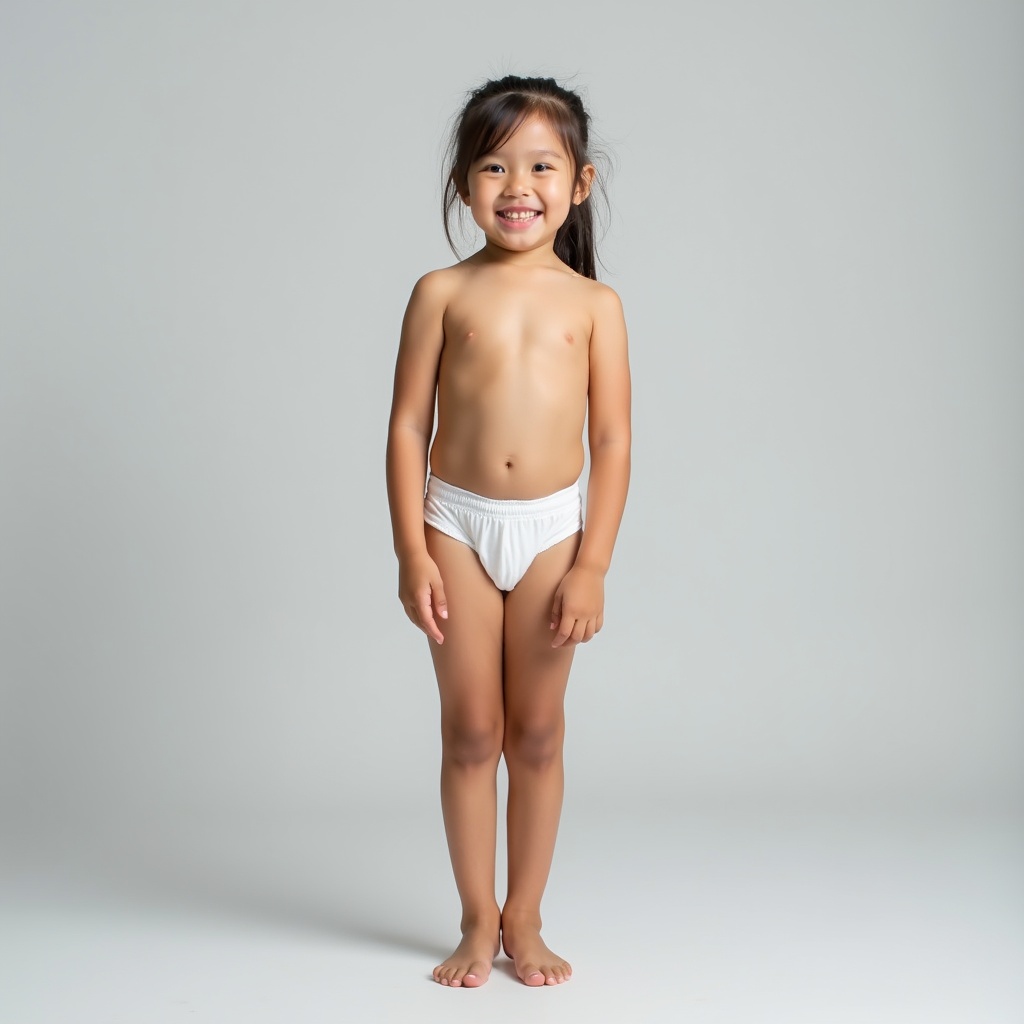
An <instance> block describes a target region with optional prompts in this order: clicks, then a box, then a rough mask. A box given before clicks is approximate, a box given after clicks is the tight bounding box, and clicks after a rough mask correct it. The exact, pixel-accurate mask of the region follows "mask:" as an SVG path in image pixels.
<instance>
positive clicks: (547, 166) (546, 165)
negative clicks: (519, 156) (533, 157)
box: [533, 164, 551, 171]
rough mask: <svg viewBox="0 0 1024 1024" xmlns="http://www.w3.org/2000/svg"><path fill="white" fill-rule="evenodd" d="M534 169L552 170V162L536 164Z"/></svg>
mask: <svg viewBox="0 0 1024 1024" xmlns="http://www.w3.org/2000/svg"><path fill="white" fill-rule="evenodd" d="M533 169H534V170H535V171H550V170H551V164H534V165H533Z"/></svg>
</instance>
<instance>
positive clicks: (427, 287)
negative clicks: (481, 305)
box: [410, 265, 461, 306]
mask: <svg viewBox="0 0 1024 1024" xmlns="http://www.w3.org/2000/svg"><path fill="white" fill-rule="evenodd" d="M460 278H461V274H460V273H459V267H458V265H456V266H454V267H441V268H440V269H439V270H429V271H427V273H425V274H424V275H423V276H422V277H421V278H420V279H419V280H418V281H417V282H416V284H415V285H414V286H413V289H412V298H411V299H410V302H415V303H424V304H426V305H437V304H440V305H442V306H443V305H446V304H447V302H448V300H449V298H450V297H451V295H452V293H453V292H454V291H455V289H456V288H457V287H458V283H459V280H460Z"/></svg>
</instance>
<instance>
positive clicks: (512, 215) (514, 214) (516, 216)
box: [502, 210, 537, 220]
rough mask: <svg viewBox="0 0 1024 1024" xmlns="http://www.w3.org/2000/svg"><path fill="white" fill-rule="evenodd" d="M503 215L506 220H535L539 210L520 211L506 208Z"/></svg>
mask: <svg viewBox="0 0 1024 1024" xmlns="http://www.w3.org/2000/svg"><path fill="white" fill-rule="evenodd" d="M502 216H503V217H504V218H505V219H506V220H533V218H534V217H536V216H537V211H536V210H530V211H529V212H528V213H525V212H524V213H520V212H519V211H518V210H506V211H505V213H503V214H502Z"/></svg>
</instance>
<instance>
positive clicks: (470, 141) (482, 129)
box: [442, 75, 599, 279]
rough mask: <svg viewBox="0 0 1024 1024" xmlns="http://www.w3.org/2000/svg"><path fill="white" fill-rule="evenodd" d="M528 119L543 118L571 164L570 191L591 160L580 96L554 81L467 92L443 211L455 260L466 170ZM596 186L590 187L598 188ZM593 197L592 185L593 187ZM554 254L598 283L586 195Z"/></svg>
mask: <svg viewBox="0 0 1024 1024" xmlns="http://www.w3.org/2000/svg"><path fill="white" fill-rule="evenodd" d="M532 114H540V115H542V116H543V117H544V118H546V119H547V121H548V122H549V124H550V125H551V127H552V129H553V130H554V132H555V133H556V134H557V135H558V137H559V138H560V139H561V141H562V145H564V146H565V150H566V152H567V153H568V154H569V158H570V160H571V161H572V166H573V174H574V175H575V181H574V187H576V186H579V185H581V184H582V183H583V182H582V178H581V171H582V170H583V167H584V166H585V165H586V164H589V163H593V161H592V159H591V157H590V115H589V114H588V113H587V111H586V109H585V108H584V106H583V100H582V99H580V97H579V95H577V94H576V93H575V92H572V91H571V90H569V89H565V88H563V87H562V86H560V85H559V84H558V83H557V82H556V81H555V80H554V79H553V78H520V77H518V76H517V75H506V76H505V77H504V78H501V79H496V80H493V81H490V82H486V83H485V84H484V85H482V86H480V87H479V88H478V89H474V90H473V92H472V93H470V96H469V99H468V101H467V102H466V105H465V106H464V107H463V108H462V111H461V112H460V114H459V115H458V120H457V121H456V123H455V127H454V128H453V130H452V134H451V139H450V140H449V143H448V150H447V160H446V161H445V166H446V168H447V174H446V177H445V181H444V195H443V200H442V212H443V216H444V234H445V238H447V239H448V244H449V245H450V246H451V248H452V252H454V253H455V255H456V256H458V255H459V250H458V249H457V248H456V245H455V241H454V239H453V238H452V231H451V217H452V210H453V209H454V210H456V211H457V213H458V214H461V213H462V197H463V196H465V195H467V194H468V192H469V168H470V167H471V166H472V164H473V163H474V162H475V161H476V160H478V159H479V158H480V157H481V156H483V155H484V154H486V153H490V152H492V151H493V150H495V149H498V148H499V147H501V146H502V145H504V143H505V142H506V141H507V140H508V139H509V137H510V136H511V135H512V134H513V133H514V132H515V131H516V129H517V128H518V127H519V126H520V125H521V124H522V123H523V122H524V121H525V120H526V119H527V118H528V117H529V116H530V115H532ZM598 184H599V183H598V182H597V181H595V182H594V185H598ZM591 195H593V186H592V187H591ZM555 255H556V256H557V257H558V258H559V259H560V260H562V262H563V263H566V264H568V265H569V266H570V267H572V269H573V270H575V271H576V273H578V274H582V275H583V276H584V277H592V278H595V279H596V278H597V247H596V239H595V230H594V212H593V207H592V203H591V198H590V196H588V197H587V198H586V199H584V200H583V202H582V203H580V204H579V205H576V204H573V205H572V206H570V208H569V216H568V217H567V218H566V220H565V223H564V224H563V225H562V226H561V227H560V228H559V229H558V233H557V234H556V235H555Z"/></svg>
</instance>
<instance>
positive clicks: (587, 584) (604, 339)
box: [551, 285, 631, 647]
mask: <svg viewBox="0 0 1024 1024" xmlns="http://www.w3.org/2000/svg"><path fill="white" fill-rule="evenodd" d="M600 287H601V291H600V292H599V295H598V298H597V309H596V311H595V314H594V326H593V330H592V332H591V336H590V387H589V394H588V409H587V419H588V433H589V436H588V441H589V448H590V476H589V478H588V483H587V515H586V523H585V526H584V530H583V539H582V541H581V542H580V548H579V551H578V553H577V555H576V561H575V563H574V565H573V567H572V569H571V570H570V571H569V573H568V574H567V575H566V577H565V579H564V580H563V581H562V584H561V586H559V588H558V591H557V593H556V594H555V600H554V603H553V606H552V610H551V628H552V629H556V630H558V632H557V634H556V636H555V638H554V641H553V644H552V646H554V647H560V646H561V645H562V644H564V643H567V642H569V643H572V642H575V643H586V642H587V641H588V640H590V639H591V637H593V635H594V634H595V633H596V632H597V631H598V630H599V629H600V628H601V626H602V625H603V624H604V577H605V574H606V573H607V572H608V567H609V565H610V564H611V560H612V548H613V547H614V546H615V538H616V536H617V535H618V532H619V523H620V522H621V520H622V511H623V509H624V508H625V505H626V491H627V490H628V487H629V469H630V443H631V430H630V378H629V355H628V349H627V340H626V321H625V317H624V316H623V313H622V303H621V302H620V301H619V297H618V295H616V294H615V292H614V291H613V290H612V289H611V288H609V287H607V286H606V285H601V286H600Z"/></svg>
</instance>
